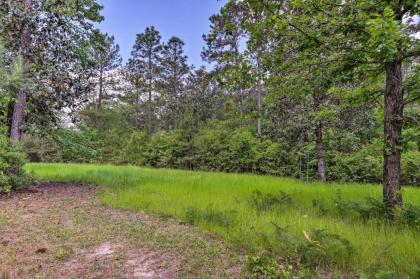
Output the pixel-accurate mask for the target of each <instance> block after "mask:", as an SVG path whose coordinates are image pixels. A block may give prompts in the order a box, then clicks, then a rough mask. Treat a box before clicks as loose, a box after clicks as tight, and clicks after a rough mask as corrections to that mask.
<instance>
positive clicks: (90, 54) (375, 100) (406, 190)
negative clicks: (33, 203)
mask: <svg viewBox="0 0 420 279" xmlns="http://www.w3.org/2000/svg"><path fill="white" fill-rule="evenodd" d="M0 1H1V2H0V15H1V16H0V235H2V233H5V229H4V228H3V225H2V224H3V223H4V224H7V218H9V217H7V216H8V215H7V214H6V213H7V212H8V211H7V210H6V209H4V211H3V209H2V208H1V206H2V205H4V208H7V206H6V203H8V202H10V200H9V199H10V196H13V195H20V193H21V192H22V191H23V192H24V191H25V189H27V188H28V187H32V186H30V185H38V184H40V183H41V184H42V183H44V181H48V182H49V183H90V184H92V185H98V187H100V188H101V190H100V191H101V192H100V194H98V195H99V198H98V199H99V200H100V203H101V204H102V205H105V206H109V207H111V208H120V209H123V210H129V211H133V210H134V211H142V212H143V211H144V212H149V213H152V214H158V215H160V216H163V217H162V218H174V219H176V220H182V222H183V223H185V224H187V225H189V226H196V227H198V228H199V229H200V230H203V231H206V232H211V233H213V234H214V235H216V237H218V238H219V239H221V240H222V241H223V242H224V243H226V245H228V248H227V249H228V250H230V251H235V253H237V254H240V255H242V256H243V257H245V260H243V261H242V262H245V267H243V268H241V270H242V271H241V272H240V274H233V275H232V274H222V271H220V272H221V273H220V274H219V273H218V275H214V274H213V275H211V274H212V272H211V270H213V271H214V270H218V268H220V270H224V269H226V270H227V268H226V267H221V266H218V265H217V267H216V266H213V268H212V267H207V266H206V268H209V270H210V271H209V274H208V277H209V278H210V277H211V278H222V277H227V278H236V277H245V278H418V277H417V276H420V254H419V251H420V246H419V245H420V244H419V243H420V235H419V231H420V190H419V188H418V187H420V63H419V62H420V60H419V58H420V43H419V39H420V31H419V28H420V17H419V15H420V3H419V2H418V1H416V0H403V1H385V0H379V1H368V0H361V1H337V0H325V1H317V0H229V1H225V3H224V4H223V6H222V8H221V9H220V11H218V12H217V13H215V14H213V15H211V16H210V18H209V21H208V25H209V26H210V29H209V32H208V33H206V34H204V35H203V37H202V42H203V48H202V52H201V58H202V61H203V65H206V66H202V65H199V66H196V65H191V64H189V58H188V57H187V55H186V53H185V48H186V45H185V43H184V41H183V38H180V37H177V36H172V37H170V38H169V39H167V40H165V39H162V35H161V32H160V31H159V30H158V28H156V27H154V26H153V25H152V24H151V25H150V26H148V27H146V28H145V29H143V30H138V33H137V35H136V37H135V43H134V45H133V46H132V51H131V54H130V57H129V59H128V60H127V61H124V60H123V58H122V56H121V51H120V46H119V44H118V42H117V40H116V39H115V38H114V36H113V35H112V34H108V33H105V32H103V31H102V30H100V29H98V28H97V25H96V24H97V23H99V22H101V21H103V20H106V18H104V17H103V16H102V14H101V10H102V8H103V7H102V5H101V4H100V3H99V2H98V1H97V0H82V1H76V0H19V1H11V0H0ZM179 1H181V0H179ZM121 5H124V4H121ZM133 39H134V38H133ZM226 173H229V174H226ZM28 185H29V186H28ZM48 187H49V186H48ZM48 189H49V188H48ZM2 199H3V200H2ZM2 202H4V204H2ZM60 214H61V213H60ZM63 214H65V210H64V211H63ZM6 215H7V216H6ZM5 216H6V217H7V218H6V217H5ZM305 216H306V217H305ZM308 216H309V217H308ZM10 218H12V217H10ZM63 218H64V217H63ZM305 218H307V219H305ZM3 219H4V220H6V221H2V220H3ZM54 220H55V219H54ZM54 220H53V221H54ZM16 222H18V221H16ZM159 222H160V221H159ZM12 223H13V222H12ZM55 225H58V224H55ZM163 226H165V225H163ZM247 226H248V227H252V228H253V229H254V230H255V231H253V230H248V229H247ZM6 228H7V226H6ZM123 230H124V229H123ZM302 232H303V236H302ZM5 235H6V233H5ZM360 235H365V236H366V237H367V240H361V239H360ZM2 238H3V237H2ZM0 240H1V239H0ZM156 241H158V240H156ZM186 242H187V241H186ZM60 245H61V244H60ZM156 245H157V244H156ZM162 245H163V244H162ZM168 245H169V244H168ZM229 245H232V247H233V248H232V247H230V246H229ZM60 247H61V248H60V249H63V248H62V246H60ZM367 247H368V248H367ZM0 248H1V249H3V248H4V249H8V248H5V247H2V246H1V245H0ZM242 248H243V250H244V251H246V252H241V253H239V252H238V251H239V250H242ZM220 249H222V248H220ZM381 249H382V250H381ZM76 250H77V249H76V248H72V252H69V255H73V252H74V251H76ZM5 251H9V250H5ZM59 251H62V250H59ZM65 251H67V250H65ZM188 251H189V250H188ZM375 251H379V252H378V253H377V254H375ZM67 252H68V251H67ZM67 252H66V253H67ZM193 252H194V253H195V252H196V251H195V250H194V251H193ZM193 252H191V253H193ZM42 253H44V252H42ZM74 253H76V252H74ZM186 253H187V252H186ZM76 254H77V253H76ZM4 255H6V252H5V254H4ZM66 255H67V254H66ZM66 257H67V256H65V257H63V259H64V258H66ZM206 257H207V256H206ZM208 257H210V258H211V256H208ZM7 258H8V257H6V256H2V253H1V250H0V278H2V279H3V278H26V277H25V276H27V278H33V277H32V276H33V274H31V273H18V271H16V272H17V273H13V272H15V271H13V272H11V273H10V274H9V275H4V277H2V273H1V272H3V271H4V270H7V269H10V270H15V269H16V270H18V267H16V266H14V265H13V263H10V262H9V263H8V261H7ZM213 258H214V256H213ZM387 258H388V259H387ZM206 264H210V263H206ZM212 264H214V265H216V264H215V263H212ZM369 264H371V265H369ZM2 265H4V266H5V267H6V268H5V269H4V270H3V268H2ZM203 265H204V264H203ZM13 266H14V267H13ZM14 268H15V269H14ZM5 272H6V271H5ZM25 272H26V271H25ZM194 272H196V273H191V274H188V273H185V274H179V275H177V276H179V277H181V278H207V277H206V276H207V275H205V274H206V273H205V272H206V271H204V269H200V270H198V269H197V270H195V271H194ZM4 274H6V273H4ZM19 274H20V275H19ZM22 274H24V275H22ZM29 274H31V275H29ZM83 274H84V273H81V275H83ZM86 274H87V273H85V275H86ZM104 274H105V273H104ZM7 276H10V277H7ZM21 276H23V277H21ZM45 276H46V278H50V277H48V276H47V275H45ZM162 276H163V275H162ZM165 276H166V275H165ZM165 276H163V277H159V276H158V275H157V273H155V275H154V276H151V277H147V276H143V277H142V276H138V277H136V276H134V275H133V277H128V278H172V277H170V276H169V277H165ZM335 276H337V277H335ZM62 278H72V277H66V276H63V277H62ZM88 278H91V277H89V276H88ZM92 278H96V277H92ZM98 278H108V277H107V276H105V275H103V274H102V277H98ZM109 278H115V277H109ZM117 278H120V277H118V276H117ZM124 278H125V277H124Z"/></svg>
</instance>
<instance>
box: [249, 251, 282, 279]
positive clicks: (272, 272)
mask: <svg viewBox="0 0 420 279" xmlns="http://www.w3.org/2000/svg"><path fill="white" fill-rule="evenodd" d="M246 265H247V269H248V272H249V278H253V279H280V278H284V277H280V272H279V269H278V264H277V263H276V261H275V260H273V257H271V256H270V255H267V253H261V254H260V255H255V256H250V257H248V259H247V262H246Z"/></svg>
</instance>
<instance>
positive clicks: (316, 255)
mask: <svg viewBox="0 0 420 279" xmlns="http://www.w3.org/2000/svg"><path fill="white" fill-rule="evenodd" d="M303 233H304V239H303V240H302V241H301V243H300V244H299V246H298V249H297V251H298V253H299V255H300V257H301V260H302V262H303V263H304V264H306V265H308V266H310V267H316V266H318V265H330V264H332V265H337V266H340V267H343V266H345V264H348V263H349V262H350V260H351V257H352V255H353V251H354V248H353V246H352V245H351V243H350V242H349V241H348V240H347V239H345V238H343V237H341V236H339V235H337V234H331V233H329V232H327V231H325V230H320V229H314V230H311V231H310V232H309V233H307V232H305V231H304V232H303Z"/></svg>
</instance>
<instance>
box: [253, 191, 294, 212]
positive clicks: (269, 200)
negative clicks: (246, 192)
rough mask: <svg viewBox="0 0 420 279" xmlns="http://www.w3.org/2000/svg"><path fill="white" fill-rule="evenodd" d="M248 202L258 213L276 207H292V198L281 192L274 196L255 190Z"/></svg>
mask: <svg viewBox="0 0 420 279" xmlns="http://www.w3.org/2000/svg"><path fill="white" fill-rule="evenodd" d="M248 201H249V203H250V204H251V206H252V207H254V208H255V209H256V210H257V211H267V210H271V209H273V208H274V207H276V206H277V207H278V206H281V205H290V204H291V203H292V197H291V196H290V194H287V193H285V192H283V191H280V192H279V193H278V194H272V193H262V192H261V191H259V190H255V191H254V192H253V193H252V196H251V197H250V198H249V199H248Z"/></svg>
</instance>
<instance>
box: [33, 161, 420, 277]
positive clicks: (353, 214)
mask: <svg viewBox="0 0 420 279" xmlns="http://www.w3.org/2000/svg"><path fill="white" fill-rule="evenodd" d="M27 168H28V170H32V171H35V173H36V174H37V175H38V177H39V178H41V179H47V180H50V181H84V182H88V183H94V184H96V185H100V186H101V187H103V190H104V191H103V192H102V195H101V197H100V199H101V201H102V202H103V203H104V204H107V205H110V206H112V207H116V208H122V209H128V210H135V211H143V210H144V211H147V212H153V213H159V214H162V215H163V216H166V217H168V216H170V217H174V218H177V219H179V220H181V221H184V222H186V223H189V224H194V225H195V226H197V227H199V228H200V229H202V230H206V231H210V232H212V233H215V234H216V235H218V236H220V238H221V239H223V240H225V241H228V242H230V243H232V244H233V245H235V247H238V249H241V251H245V252H246V253H248V252H249V254H250V255H257V256H261V255H260V254H259V251H267V257H268V260H269V262H270V263H272V264H268V267H270V266H272V267H275V269H274V270H275V271H276V273H279V274H280V275H281V276H282V273H284V274H285V276H284V277H283V278H313V276H315V275H314V274H316V272H317V271H320V275H319V278H324V274H323V273H322V271H324V270H325V271H326V272H328V273H329V274H330V273H332V272H334V270H336V269H338V270H337V272H338V273H344V275H349V276H353V277H358V276H357V275H358V274H359V273H362V272H363V273H366V274H368V275H369V277H368V278H375V277H373V275H374V274H379V273H380V272H381V271H389V272H392V273H393V274H396V276H397V278H406V277H408V276H411V277H410V278H416V276H415V275H416V272H417V269H418V259H420V242H419V241H418V238H419V234H418V233H417V230H416V229H415V228H414V227H413V226H408V225H407V224H408V223H412V224H415V222H417V221H415V222H413V221H408V220H415V218H417V217H415V216H416V214H418V211H414V210H413V209H414V208H418V207H419V206H420V199H419V194H420V192H419V190H420V189H417V188H413V187H407V188H405V189H404V191H403V193H402V195H403V198H404V200H405V204H407V206H406V208H404V210H407V212H404V210H401V211H399V212H396V213H395V217H394V220H384V219H383V218H382V217H376V216H378V215H377V213H376V212H378V210H379V212H380V210H381V209H380V208H378V207H377V202H378V201H380V197H381V194H382V189H381V187H379V186H377V185H376V186H375V185H366V184H361V185H357V184H356V185H354V184H331V185H325V184H320V183H317V182H309V183H303V182H301V181H299V180H293V179H288V178H280V177H270V176H256V175H246V174H240V175H239V174H226V173H207V172H200V171H194V172H192V171H182V170H169V169H152V168H141V169H140V168H136V167H127V166H110V165H105V166H104V165H103V166H100V165H80V164H74V165H71V164H70V165H69V164H30V165H28V166H27ZM338 189H340V191H339V193H340V194H337V190H338ZM257 190H258V191H260V192H261V193H262V196H263V197H270V198H269V199H267V200H271V197H275V198H277V197H278V196H279V194H278V193H279V191H283V192H284V193H285V194H287V195H289V196H290V198H291V199H292V200H293V203H292V204H289V203H288V202H284V203H282V204H281V205H279V206H278V207H277V205H274V206H273V207H271V208H270V209H271V210H262V211H258V210H256V209H255V208H254V207H253V206H251V205H250V203H249V200H250V198H251V197H253V196H254V195H255V192H256V191H257ZM285 194H284V195H283V196H285ZM210 197H211V201H209V198H210ZM367 197H370V198H373V199H374V200H375V202H374V203H372V204H368V200H367V199H366V198H367ZM321 198H322V203H323V208H324V209H326V210H328V211H327V212H325V213H324V214H323V215H320V214H319V212H318V210H317V208H318V207H315V208H314V206H313V200H314V199H318V200H319V199H321ZM260 200H263V199H262V198H261V199H260ZM282 200H283V199H282ZM355 201H359V203H360V206H363V208H366V209H368V208H369V207H372V209H371V210H372V213H369V215H370V216H371V217H369V218H368V219H367V220H363V218H362V217H361V216H360V215H359V213H358V212H357V211H356V210H355V209H354V208H353V203H355ZM318 204H319V202H318ZM408 204H412V208H411V207H410V206H409V205H408ZM277 208H279V210H277ZM369 210H370V209H369ZM340 212H341V213H340ZM416 212H417V213H416ZM399 215H401V217H400V216H399ZM402 215H404V217H402ZM403 219H406V220H407V221H403ZM416 220H417V219H416ZM403 222H404V223H403ZM417 224H418V222H417ZM315 229H322V230H321V231H318V230H315ZM303 231H305V232H307V236H308V238H306V237H305V235H304V234H303ZM346 240H347V241H348V242H347V241H346ZM311 241H312V242H311ZM314 241H317V242H319V244H320V245H321V246H322V248H321V247H319V246H317V245H316V242H314ZM349 243H350V245H349ZM298 247H300V249H298ZM298 251H299V252H298ZM301 258H302V260H301ZM303 259H304V260H303ZM259 261H260V260H258V259H256V261H255V262H257V263H258V262H259ZM303 262H304V263H305V265H306V266H307V267H306V269H307V271H308V273H306V272H303V273H304V274H302V276H300V275H299V272H298V271H299V270H304V269H305V266H302V263H303ZM257 263H256V265H257V266H254V265H252V264H251V266H254V267H255V269H253V270H259V269H260V268H262V271H261V272H262V273H263V274H264V272H265V271H264V270H266V268H264V267H261V266H260V265H259V264H257ZM289 265H291V266H292V267H289ZM263 266H266V265H263ZM266 267H267V266H266ZM269 269H270V268H269ZM274 270H273V271H274ZM256 273H257V274H258V273H259V272H256ZM308 274H309V275H313V276H309V275H308ZM305 275H306V277H305ZM371 275H372V276H371ZM280 278H282V277H280Z"/></svg>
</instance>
